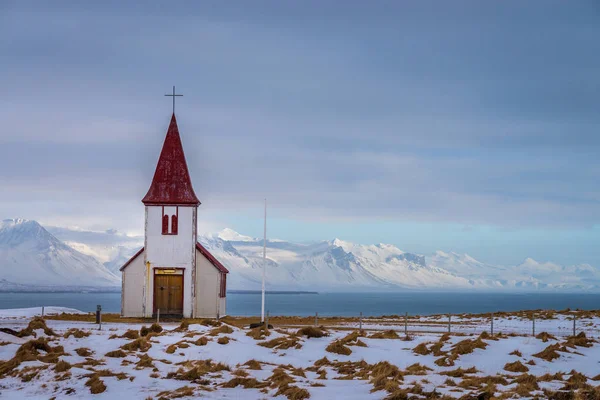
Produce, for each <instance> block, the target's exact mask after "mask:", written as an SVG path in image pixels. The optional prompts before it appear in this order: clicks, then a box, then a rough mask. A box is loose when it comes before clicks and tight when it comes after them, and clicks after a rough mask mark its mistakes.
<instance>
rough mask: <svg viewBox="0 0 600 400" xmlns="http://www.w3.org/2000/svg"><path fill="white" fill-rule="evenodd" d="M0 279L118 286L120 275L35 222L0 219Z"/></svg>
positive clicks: (58, 284) (7, 282)
mask: <svg viewBox="0 0 600 400" xmlns="http://www.w3.org/2000/svg"><path fill="white" fill-rule="evenodd" d="M0 279H1V280H2V283H3V284H4V286H6V285H9V284H17V285H43V286H65V287H67V286H105V287H111V286H118V285H119V283H120V278H119V277H118V276H116V275H114V274H113V273H111V272H110V271H108V270H107V269H106V268H105V267H104V266H103V265H102V264H100V262H98V261H97V260H96V259H95V258H94V257H91V256H88V255H85V254H82V253H81V252H79V251H77V250H75V249H73V248H72V247H70V246H68V245H66V244H65V243H63V242H62V241H60V240H59V239H57V238H56V237H55V236H53V235H52V234H51V233H50V232H48V231H47V230H46V229H44V228H43V227H42V226H41V225H40V224H38V223H37V222H36V221H28V220H24V219H8V220H4V221H2V222H0Z"/></svg>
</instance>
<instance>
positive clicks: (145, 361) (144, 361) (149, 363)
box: [135, 354, 156, 369]
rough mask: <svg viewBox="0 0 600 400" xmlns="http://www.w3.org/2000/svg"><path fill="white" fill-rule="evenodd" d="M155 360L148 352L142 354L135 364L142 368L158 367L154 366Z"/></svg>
mask: <svg viewBox="0 0 600 400" xmlns="http://www.w3.org/2000/svg"><path fill="white" fill-rule="evenodd" d="M153 361H154V360H153V359H152V357H150V356H149V355H148V354H142V355H141V356H140V359H139V361H138V362H137V363H135V365H136V368H137V369H142V368H156V367H155V366H154V363H153Z"/></svg>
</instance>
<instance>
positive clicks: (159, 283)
mask: <svg viewBox="0 0 600 400" xmlns="http://www.w3.org/2000/svg"><path fill="white" fill-rule="evenodd" d="M157 272H158V271H157ZM158 310H160V314H161V315H169V314H172V315H181V314H183V275H172V274H160V273H156V274H155V275H154V314H156V313H157V311H158Z"/></svg>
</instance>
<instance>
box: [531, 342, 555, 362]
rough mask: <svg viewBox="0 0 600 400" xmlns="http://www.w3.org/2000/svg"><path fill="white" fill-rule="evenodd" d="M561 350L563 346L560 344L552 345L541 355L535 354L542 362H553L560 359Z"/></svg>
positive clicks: (540, 353)
mask: <svg viewBox="0 0 600 400" xmlns="http://www.w3.org/2000/svg"><path fill="white" fill-rule="evenodd" d="M560 349H561V346H560V345H559V344H558V343H555V344H551V345H550V346H548V347H546V348H545V349H544V350H542V351H540V352H539V353H536V354H534V355H533V356H534V357H537V358H541V359H542V360H546V361H552V360H555V359H557V358H560V354H558V350H560Z"/></svg>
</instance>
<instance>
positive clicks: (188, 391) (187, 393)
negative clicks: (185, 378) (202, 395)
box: [157, 386, 195, 400]
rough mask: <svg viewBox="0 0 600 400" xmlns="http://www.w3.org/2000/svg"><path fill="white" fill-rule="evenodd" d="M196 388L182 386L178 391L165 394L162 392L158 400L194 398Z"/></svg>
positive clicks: (169, 391)
mask: <svg viewBox="0 0 600 400" xmlns="http://www.w3.org/2000/svg"><path fill="white" fill-rule="evenodd" d="M194 395H195V393H194V388H192V387H189V386H182V387H180V388H179V389H177V390H168V391H164V392H160V393H159V394H158V395H157V396H158V400H171V399H180V398H182V397H192V396H194Z"/></svg>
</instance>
